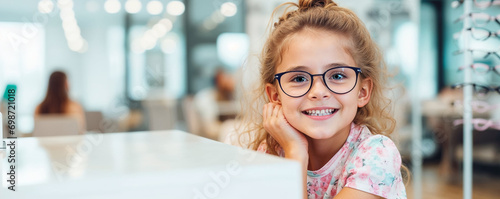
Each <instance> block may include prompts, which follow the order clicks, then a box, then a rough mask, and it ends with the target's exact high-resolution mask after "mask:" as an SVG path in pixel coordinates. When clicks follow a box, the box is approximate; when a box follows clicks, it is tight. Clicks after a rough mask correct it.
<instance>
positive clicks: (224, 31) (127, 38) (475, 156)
mask: <svg viewBox="0 0 500 199" xmlns="http://www.w3.org/2000/svg"><path fill="white" fill-rule="evenodd" d="M477 1H478V2H481V0H477ZM283 2H286V1H284V0H247V1H244V0H180V1H178V0H86V1H74V0H57V1H56V0H18V1H8V2H7V1H2V2H1V4H2V5H1V6H0V92H4V91H5V94H4V98H2V101H3V102H7V101H8V100H7V97H6V93H7V90H8V89H9V88H17V98H16V99H17V102H16V103H17V105H18V109H16V111H17V124H18V126H17V131H18V133H19V135H20V137H32V136H37V133H39V135H43V134H44V132H43V131H44V129H43V128H46V127H44V126H43V125H37V120H36V119H35V117H34V115H35V110H36V108H37V106H38V105H39V104H40V103H41V102H42V100H43V99H44V97H45V95H46V92H47V87H48V82H49V77H50V75H51V74H52V72H54V71H63V72H65V73H66V75H67V80H68V88H69V91H70V98H71V99H73V100H74V101H76V102H78V103H79V104H80V105H81V107H82V108H83V111H84V113H85V118H86V119H85V121H86V122H85V133H103V134H108V133H115V132H137V131H141V132H146V133H147V132H148V131H157V130H171V129H178V130H182V131H186V132H189V133H192V134H195V135H198V136H202V137H206V138H209V139H212V140H217V141H220V142H225V143H230V142H231V140H230V138H228V134H231V133H232V131H233V127H234V125H235V124H236V123H237V122H238V121H237V118H236V115H237V114H238V110H239V107H240V106H239V100H240V99H239V96H241V95H240V94H241V92H244V91H242V90H241V88H246V87H250V85H249V84H252V82H255V81H256V77H258V64H259V60H258V56H259V54H260V51H261V49H262V45H263V42H264V41H265V39H266V35H267V33H268V25H269V17H270V16H271V14H272V12H273V9H274V8H275V7H276V6H277V5H279V4H281V3H283ZM336 2H338V3H339V5H340V6H344V7H347V8H350V9H352V10H354V11H355V12H356V14H358V16H359V17H360V18H361V19H362V20H363V21H364V23H365V25H366V26H367V28H368V29H369V31H370V33H371V35H372V37H373V38H374V39H375V40H376V41H377V43H378V45H379V46H380V48H381V49H382V50H383V53H384V57H385V63H386V64H387V66H388V68H389V69H390V72H392V73H393V75H394V77H393V78H392V80H391V82H392V83H393V90H392V91H391V92H390V93H388V95H390V96H391V98H392V99H393V105H394V113H395V118H396V120H397V130H396V132H395V133H394V137H393V139H394V140H395V142H396V143H397V144H398V147H399V150H400V152H401V154H402V157H403V162H404V163H405V164H406V165H407V166H408V167H409V168H410V169H412V168H413V166H412V154H413V155H414V154H419V153H413V151H414V150H415V148H412V140H413V138H414V134H412V133H414V132H415V131H416V130H417V131H420V133H421V138H422V140H421V147H420V148H421V149H420V150H421V151H420V152H421V153H420V154H421V156H422V159H423V170H422V182H423V183H422V187H421V188H422V190H421V194H422V195H423V198H461V197H462V182H463V180H462V179H463V178H462V177H463V175H462V170H463V164H462V160H463V155H464V153H463V144H462V143H463V124H461V123H460V121H459V119H462V115H463V112H464V110H463V108H462V107H463V105H462V104H461V102H462V100H463V99H464V93H463V90H462V89H460V88H459V89H452V88H451V86H452V85H453V84H456V83H462V82H464V73H463V71H462V70H459V68H460V67H461V66H463V63H464V58H463V57H464V54H465V53H471V54H472V58H473V60H474V63H479V64H482V65H477V66H476V67H475V68H474V71H475V72H473V73H472V81H473V82H476V83H477V84H479V85H487V86H489V87H487V88H486V91H485V90H484V89H483V90H481V88H480V87H479V86H476V87H475V92H474V93H473V96H472V98H473V102H475V103H474V104H472V108H473V109H474V111H473V113H472V114H473V118H474V119H473V123H474V125H473V127H474V129H473V140H472V143H473V153H472V162H473V193H474V198H495V197H498V195H500V190H499V189H498V187H500V172H498V171H499V170H500V87H499V86H500V67H499V66H498V65H500V51H499V48H498V47H499V46H500V38H499V36H498V34H499V33H498V30H500V22H499V21H500V18H499V17H498V16H499V14H500V6H498V5H496V4H493V5H491V6H489V7H487V8H486V7H485V8H477V7H475V8H473V10H474V12H478V13H487V14H489V15H491V16H497V17H496V18H491V19H489V18H487V19H481V18H480V17H476V18H474V19H477V21H474V23H473V24H472V25H473V26H474V27H477V30H476V31H475V32H474V30H473V31H472V36H474V34H476V32H477V35H478V36H477V37H481V38H475V37H474V38H473V39H472V40H470V41H469V42H470V43H469V44H470V49H476V50H472V51H468V50H467V49H463V44H464V42H465V41H464V40H465V39H463V37H462V36H461V33H462V34H463V33H465V32H466V31H467V30H463V29H465V28H464V25H463V24H462V23H461V22H455V21H456V20H457V19H458V18H460V17H461V16H462V15H464V10H463V9H462V7H460V5H458V6H457V5H456V4H457V2H455V6H457V8H453V7H452V2H454V1H452V0H442V1H441V0H421V1H419V0H358V1H349V0H337V1H336ZM482 2H485V1H484V0H483V1H482ZM487 2H489V0H488V1H487ZM492 2H493V0H492ZM499 4H500V3H499ZM481 20H482V21H481ZM476 22H477V24H476ZM462 30H463V31H462ZM480 30H487V33H488V31H491V32H492V33H494V34H491V35H490V36H486V37H487V38H486V39H484V38H482V36H484V35H482V34H483V33H481V32H480ZM488 37H489V38H488ZM483 51H484V52H483ZM485 65H488V66H491V68H490V69H487V68H488V66H486V69H484V66H485ZM494 66H497V67H496V68H495V67H494ZM481 67H483V71H481ZM476 69H477V70H476ZM493 88H496V90H494V89H493ZM4 89H5V90H4ZM4 105H5V103H4V104H3V105H2V106H4ZM0 110H2V113H3V114H4V116H5V112H4V111H5V107H3V109H0ZM478 118H480V119H483V120H475V119H478ZM5 121H6V120H5V119H4V123H5ZM55 122H58V121H55ZM59 122H61V121H59ZM4 128H5V126H4ZM37 128H40V129H37ZM65 130H66V131H70V130H71V129H69V130H68V129H65ZM65 130H63V131H65ZM417 135H418V134H417ZM4 137H5V136H4ZM413 179H415V178H413ZM413 190H414V187H413V186H412V185H411V184H410V185H408V196H409V198H413V196H414V191H413Z"/></svg>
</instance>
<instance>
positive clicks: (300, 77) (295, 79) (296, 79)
mask: <svg viewBox="0 0 500 199" xmlns="http://www.w3.org/2000/svg"><path fill="white" fill-rule="evenodd" d="M305 81H307V78H306V77H305V76H295V77H293V78H292V82H305Z"/></svg>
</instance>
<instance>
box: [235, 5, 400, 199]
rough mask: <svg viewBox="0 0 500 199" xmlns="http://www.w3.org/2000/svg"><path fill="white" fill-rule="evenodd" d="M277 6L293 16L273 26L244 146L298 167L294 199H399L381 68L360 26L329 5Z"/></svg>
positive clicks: (395, 156) (397, 168) (395, 154)
mask: <svg viewBox="0 0 500 199" xmlns="http://www.w3.org/2000/svg"><path fill="white" fill-rule="evenodd" d="M284 5H289V6H291V7H296V8H297V9H294V10H293V11H289V12H286V13H284V14H283V16H282V17H280V19H279V22H277V23H275V24H274V28H273V30H272V32H271V34H270V36H269V38H268V39H267V42H266V43H265V46H264V49H263V52H262V57H261V69H260V78H261V82H260V87H259V89H258V96H257V98H254V100H252V103H253V104H250V105H249V107H250V109H249V110H247V111H245V112H244V113H246V114H247V115H246V116H244V117H243V119H244V122H245V124H246V126H245V129H246V132H247V133H248V135H250V137H252V138H253V140H252V142H251V143H250V147H251V148H253V149H254V150H258V151H262V152H266V153H270V154H274V155H278V156H281V157H284V158H288V159H292V160H296V161H299V162H300V163H301V165H302V168H303V175H304V178H303V179H304V198H406V192H405V186H404V184H403V179H402V175H401V172H400V170H401V167H402V165H401V156H400V154H399V151H398V149H397V148H396V146H395V145H394V143H393V142H392V140H391V139H390V138H389V137H387V136H388V135H389V134H391V133H392V131H393V130H394V126H395V121H394V119H393V118H392V116H391V114H390V101H389V100H388V99H387V98H386V97H384V95H383V90H384V85H385V81H386V78H387V76H386V73H385V66H384V65H383V61H382V55H381V53H380V51H379V49H378V47H377V46H376V44H375V43H374V41H372V39H371V38H370V35H369V33H368V31H367V29H366V28H365V26H364V25H363V23H362V22H361V20H360V19H359V18H358V17H357V16H356V15H355V14H354V13H353V12H352V11H350V10H348V9H345V8H342V7H339V6H337V4H336V3H334V2H332V1H331V0H322V1H321V0H300V1H299V4H295V3H286V4H284ZM252 107H253V110H255V107H262V109H260V108H257V109H260V110H262V112H260V113H259V112H257V111H253V112H252ZM306 194H307V196H306Z"/></svg>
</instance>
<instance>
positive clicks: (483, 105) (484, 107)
mask: <svg viewBox="0 0 500 199" xmlns="http://www.w3.org/2000/svg"><path fill="white" fill-rule="evenodd" d="M452 105H453V106H454V107H456V108H463V103H462V101H461V100H455V101H454V102H453V103H452ZM470 105H471V107H472V110H473V111H474V112H476V113H486V112H489V111H491V110H493V109H496V108H498V107H500V104H495V105H490V104H489V103H488V102H485V101H480V100H474V101H471V102H470Z"/></svg>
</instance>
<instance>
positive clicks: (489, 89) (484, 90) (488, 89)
mask: <svg viewBox="0 0 500 199" xmlns="http://www.w3.org/2000/svg"><path fill="white" fill-rule="evenodd" d="M468 85H470V86H473V87H474V91H475V92H477V93H480V94H488V93H489V92H495V91H496V92H498V94H500V86H498V87H491V86H485V85H480V84H475V83H460V84H454V85H452V86H451V88H453V89H458V88H462V87H464V86H468Z"/></svg>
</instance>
